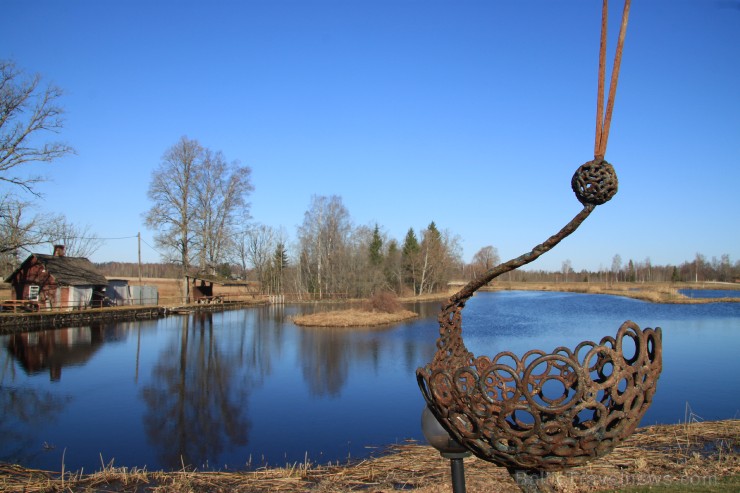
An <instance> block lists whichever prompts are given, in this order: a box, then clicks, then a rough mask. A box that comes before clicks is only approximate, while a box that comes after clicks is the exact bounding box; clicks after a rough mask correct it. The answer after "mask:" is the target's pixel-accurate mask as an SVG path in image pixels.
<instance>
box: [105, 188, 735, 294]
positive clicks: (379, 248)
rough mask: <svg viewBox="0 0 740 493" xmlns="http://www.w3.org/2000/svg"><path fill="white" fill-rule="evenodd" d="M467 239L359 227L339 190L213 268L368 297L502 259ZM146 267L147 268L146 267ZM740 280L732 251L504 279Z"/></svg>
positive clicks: (567, 266) (444, 282) (426, 286)
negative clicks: (466, 245) (468, 245)
mask: <svg viewBox="0 0 740 493" xmlns="http://www.w3.org/2000/svg"><path fill="white" fill-rule="evenodd" d="M459 243H460V242H459V239H458V238H457V237H456V236H454V235H452V234H450V233H449V232H448V231H447V230H440V229H439V228H438V227H437V225H436V224H435V223H434V221H432V222H430V223H429V225H428V226H427V227H426V228H423V229H420V230H418V231H416V230H414V229H413V228H409V229H408V231H407V233H406V235H405V237H404V238H403V241H401V242H399V241H398V240H397V239H395V238H390V237H389V236H388V235H387V234H386V233H384V232H383V231H382V229H381V228H380V226H378V225H374V226H372V227H369V226H354V225H353V224H352V222H351V220H350V215H349V211H348V210H347V209H346V207H345V206H344V204H343V203H342V200H341V198H340V197H338V196H331V197H325V196H314V197H312V199H311V203H310V206H309V208H308V210H307V211H306V212H305V214H304V220H303V223H302V224H301V225H300V226H299V227H298V230H297V241H296V242H295V243H294V244H292V245H290V246H288V244H287V241H286V234H285V233H284V232H283V231H282V230H276V229H274V228H272V227H270V226H266V225H261V224H253V225H252V226H251V227H250V228H249V229H248V230H247V231H246V232H245V233H244V235H243V238H242V241H240V242H239V243H238V244H237V248H236V250H235V253H234V255H233V257H232V259H233V260H232V261H230V262H222V263H220V264H217V265H216V266H215V269H214V270H213V272H211V273H210V274H211V275H215V276H218V277H221V278H229V279H239V280H250V281H258V282H259V283H260V285H261V289H262V292H263V293H265V294H286V293H290V294H306V295H310V297H311V298H314V299H322V298H337V297H340V298H354V297H367V296H369V295H371V294H373V293H375V292H379V291H390V292H393V293H396V294H397V295H399V296H410V295H420V294H425V293H434V292H439V291H445V290H447V289H448V286H449V283H450V282H453V281H454V282H465V281H468V280H470V279H473V278H476V277H478V276H480V275H481V274H482V273H483V272H485V271H486V270H488V269H490V268H492V267H494V266H495V265H497V264H498V263H500V261H501V259H500V258H499V255H498V251H497V249H496V248H495V247H494V246H492V245H488V246H485V247H483V248H481V249H480V250H478V252H476V253H475V255H474V256H473V258H472V261H471V262H470V263H465V262H463V261H462V257H461V254H460V252H461V248H460V245H459ZM98 267H99V268H100V270H101V271H102V272H103V273H104V274H105V275H107V276H112V277H115V276H121V277H136V276H139V275H141V276H142V277H171V278H178V277H181V276H182V266H181V265H180V264H178V263H176V262H173V263H148V264H142V265H141V267H139V265H138V264H134V263H122V262H108V263H105V264H99V265H98ZM139 269H141V273H139ZM739 279H740V262H735V263H734V264H733V263H732V262H731V261H730V257H729V255H722V256H721V257H720V258H715V257H712V258H711V259H707V258H706V257H705V256H703V255H701V254H697V255H696V256H695V258H694V259H693V260H691V261H686V262H683V263H681V264H680V265H654V264H653V263H652V262H651V260H650V258H646V259H644V260H641V261H636V260H632V259H629V260H627V261H626V262H623V261H622V258H621V256H620V255H615V256H614V257H613V258H612V263H611V268H609V269H608V270H607V269H603V270H599V271H590V270H580V271H575V270H574V269H573V268H572V264H571V262H570V260H566V261H564V262H563V264H562V268H561V269H560V270H559V271H546V270H515V271H512V272H508V273H506V274H505V275H504V276H503V277H502V278H501V280H505V281H516V282H594V283H596V282H600V283H612V282H711V281H717V282H734V281H737V280H739Z"/></svg>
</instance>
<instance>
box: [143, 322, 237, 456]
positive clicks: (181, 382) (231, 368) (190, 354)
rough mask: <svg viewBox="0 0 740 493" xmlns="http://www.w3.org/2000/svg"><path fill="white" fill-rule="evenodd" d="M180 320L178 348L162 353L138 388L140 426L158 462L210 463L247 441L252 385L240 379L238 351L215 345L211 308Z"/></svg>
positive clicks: (216, 333) (215, 336)
mask: <svg viewBox="0 0 740 493" xmlns="http://www.w3.org/2000/svg"><path fill="white" fill-rule="evenodd" d="M191 320H192V322H193V323H192V324H191V323H190V322H191ZM182 324H183V326H182V329H181V333H180V342H179V348H178V347H177V344H175V345H174V346H175V347H172V348H171V350H165V351H163V352H162V354H161V357H160V359H159V361H158V363H157V364H156V365H155V366H154V368H153V370H152V381H151V384H150V385H147V386H146V387H145V388H144V389H143V391H142V396H143V398H144V401H145V402H146V406H147V411H146V413H145V415H144V426H145V428H146V432H147V436H148V438H149V441H150V443H152V444H153V445H154V446H156V447H157V448H158V449H159V451H160V452H159V459H160V463H161V464H162V465H163V466H165V467H169V468H178V467H181V466H182V465H183V464H185V465H186V466H188V465H193V466H196V467H203V466H204V465H205V466H207V465H208V461H210V463H211V465H214V466H215V465H217V461H218V460H219V456H220V454H221V453H222V452H224V451H225V450H228V449H232V448H233V447H236V446H243V445H246V444H247V442H248V439H249V429H250V426H251V425H250V422H249V420H248V418H247V417H246V409H247V400H248V395H249V389H250V385H251V384H250V382H249V380H248V379H247V378H240V376H241V375H239V369H240V368H242V362H241V361H240V358H241V356H240V354H239V351H238V350H237V351H234V352H231V351H229V350H228V349H229V348H227V349H226V350H225V349H224V347H223V346H228V345H227V344H224V345H223V346H222V345H219V343H218V338H217V336H218V330H215V331H214V328H213V319H212V315H211V314H210V313H208V314H195V315H193V317H192V319H191V317H182ZM178 349H179V350H178Z"/></svg>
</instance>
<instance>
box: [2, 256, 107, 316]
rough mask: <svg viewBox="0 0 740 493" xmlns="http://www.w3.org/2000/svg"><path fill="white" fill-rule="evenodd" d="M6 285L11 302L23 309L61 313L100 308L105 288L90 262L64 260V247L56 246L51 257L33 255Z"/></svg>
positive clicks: (11, 275) (105, 284)
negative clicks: (39, 309) (57, 311)
mask: <svg viewBox="0 0 740 493" xmlns="http://www.w3.org/2000/svg"><path fill="white" fill-rule="evenodd" d="M5 282H8V283H10V284H11V285H12V289H11V296H12V300H14V301H16V302H18V303H23V305H24V306H25V307H29V306H31V307H35V308H36V309H38V308H46V309H51V308H56V309H63V310H75V309H82V308H89V307H100V306H101V305H102V303H103V302H104V300H105V288H106V286H107V285H108V280H107V279H106V278H105V276H104V275H102V274H101V273H100V272H98V270H97V269H96V268H95V266H94V265H93V264H92V262H90V261H89V260H88V259H86V258H84V257H67V256H66V255H65V254H64V246H63V245H55V246H54V253H53V255H46V254H43V253H32V254H31V255H29V256H28V258H26V260H24V261H23V263H22V264H21V265H20V267H18V268H17V269H16V270H15V271H13V273H12V274H10V275H9V276H8V277H7V278H6V279H5ZM11 305H12V301H11Z"/></svg>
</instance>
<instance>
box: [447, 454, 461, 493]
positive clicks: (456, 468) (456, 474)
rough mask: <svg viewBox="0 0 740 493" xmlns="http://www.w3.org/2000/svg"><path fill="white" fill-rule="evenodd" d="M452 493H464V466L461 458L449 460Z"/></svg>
mask: <svg viewBox="0 0 740 493" xmlns="http://www.w3.org/2000/svg"><path fill="white" fill-rule="evenodd" d="M450 469H451V471H452V493H465V464H464V463H463V460H462V458H455V459H450Z"/></svg>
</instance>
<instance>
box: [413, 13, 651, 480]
mask: <svg viewBox="0 0 740 493" xmlns="http://www.w3.org/2000/svg"><path fill="white" fill-rule="evenodd" d="M606 10H607V6H606V1H604V7H603V12H604V13H603V15H602V38H601V49H600V55H599V87H598V98H599V100H598V103H597V125H596V143H595V146H594V156H595V157H594V159H593V160H592V161H589V162H587V163H585V164H583V165H582V166H580V167H579V168H578V170H577V171H576V172H575V174H574V175H573V178H572V180H571V187H572V189H573V191H574V193H575V194H576V197H577V198H578V200H579V201H580V202H581V204H582V205H583V209H582V210H581V211H580V212H579V213H578V214H577V215H576V216H575V217H574V218H573V219H572V220H571V221H570V222H569V223H568V224H566V226H565V227H563V228H562V229H561V230H560V231H559V232H558V233H557V234H555V235H553V236H551V237H550V238H548V239H547V240H546V241H544V242H543V243H541V244H539V245H537V246H536V247H535V248H533V249H532V250H531V251H530V252H528V253H526V254H524V255H521V256H519V257H517V258H515V259H512V260H509V261H508V262H506V263H503V264H500V265H498V266H496V267H494V268H492V269H490V270H489V271H487V272H486V273H484V274H483V275H482V276H480V277H479V278H477V279H474V280H473V281H471V282H469V283H468V284H467V285H466V286H464V287H463V288H462V289H461V290H460V291H459V292H457V293H456V294H455V295H453V296H452V297H451V298H450V299H449V300H448V302H447V303H446V304H445V305H444V306H443V307H442V311H441V313H440V315H439V325H440V337H439V339H438V340H437V352H436V354H435V355H434V358H433V360H432V361H431V362H430V363H429V364H428V365H426V366H425V367H423V368H419V369H418V370H417V372H416V375H417V381H418V384H419V387H420V389H421V391H422V394H423V396H424V399H425V400H426V402H427V405H428V407H429V409H430V410H431V412H432V413H433V414H434V416H435V417H436V418H437V420H438V421H439V422H440V424H441V425H442V426H443V427H444V428H445V429H446V430H447V431H448V432H449V433H450V435H451V437H452V438H454V440H456V441H457V442H459V444H461V445H462V446H464V447H465V448H467V449H468V450H470V451H471V452H472V453H473V454H475V455H476V456H477V457H480V458H481V459H484V460H487V461H490V462H493V463H495V464H498V465H501V466H504V467H506V468H508V470H509V472H510V473H511V474H512V476H513V477H514V479H515V480H517V482H518V483H519V485H520V486H521V487H522V489H524V490H525V491H541V490H546V489H547V485H546V484H545V483H543V482H542V481H539V479H541V478H542V477H543V476H544V475H546V474H547V473H548V472H552V471H558V470H562V469H564V468H567V467H573V466H578V465H582V464H584V463H585V462H587V461H589V460H592V459H595V458H597V457H601V456H603V455H606V454H608V453H609V452H610V451H611V450H612V449H613V448H614V447H615V446H617V445H618V444H619V443H620V442H621V441H623V440H624V439H626V438H627V437H628V436H629V435H631V434H632V433H633V432H634V430H635V428H636V427H637V426H638V424H639V422H640V419H641V418H642V416H643V415H644V414H645V411H646V410H647V408H648V407H649V406H650V403H651V402H652V398H653V395H654V394H655V390H656V384H657V380H658V377H659V376H660V372H661V369H662V349H661V347H662V346H661V329H660V328H656V329H645V330H641V329H640V328H639V327H638V326H637V325H636V324H635V323H633V322H631V321H627V322H625V323H624V324H622V326H621V327H620V328H619V330H618V331H617V333H616V336H615V337H612V336H607V337H604V338H603V339H602V340H601V341H599V342H598V343H596V342H591V341H585V342H582V343H580V344H579V345H578V346H577V347H575V348H574V349H572V350H571V349H568V348H565V347H558V348H555V349H554V350H553V351H552V352H551V353H546V352H544V351H541V350H532V351H529V352H527V353H526V354H524V355H523V356H521V358H520V357H518V356H516V355H514V354H512V353H511V352H506V351H505V352H502V353H499V354H497V355H496V356H494V357H493V358H489V357H487V356H475V355H474V354H473V353H471V352H470V351H468V349H467V348H466V347H465V344H464V342H463V338H462V311H463V308H464V307H465V303H466V301H467V300H468V299H469V298H470V297H471V296H473V294H474V293H475V292H476V291H477V290H478V289H479V288H481V287H482V286H484V285H486V284H488V283H489V282H490V281H491V280H493V279H494V278H496V277H498V276H500V275H501V274H503V273H505V272H509V271H511V270H513V269H516V268H518V267H521V266H522V265H525V264H528V263H529V262H532V261H533V260H535V259H536V258H538V257H539V256H540V255H542V254H543V253H545V252H547V251H549V250H550V249H552V248H553V247H554V246H555V245H557V244H558V243H559V242H560V241H561V240H562V239H564V238H565V237H567V236H568V235H570V234H571V233H573V232H574V231H575V230H576V229H577V228H578V227H579V226H580V224H581V223H582V222H583V221H584V220H585V219H586V218H587V217H588V216H589V215H590V214H591V212H592V211H593V210H594V208H595V207H596V206H598V205H601V204H604V203H605V202H607V201H609V200H610V199H611V198H612V197H613V196H614V195H615V194H616V193H617V188H618V181H617V176H616V173H615V171H614V168H613V166H612V165H611V164H609V163H608V162H606V161H605V160H604V154H605V152H606V142H607V138H608V133H609V121H610V118H611V112H612V107H613V102H614V94H615V91H616V81H617V78H616V74H617V73H618V70H619V61H620V59H621V51H622V44H623V41H624V32H625V30H626V24H627V16H628V12H629V0H627V1H626V3H625V10H624V14H623V18H622V29H621V30H620V37H619V44H618V47H617V55H616V57H615V62H614V70H613V72H612V81H611V87H610V91H609V99H608V102H607V109H606V115H605V116H604V115H603V104H602V100H603V95H604V65H605V64H604V61H605V50H606V49H605V46H606V42H605V38H606V34H605V33H606Z"/></svg>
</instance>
